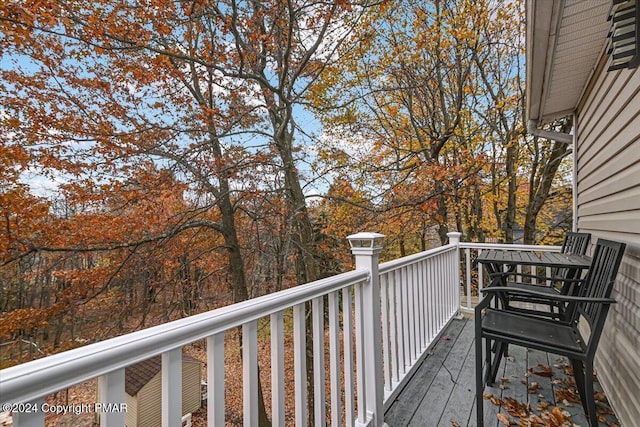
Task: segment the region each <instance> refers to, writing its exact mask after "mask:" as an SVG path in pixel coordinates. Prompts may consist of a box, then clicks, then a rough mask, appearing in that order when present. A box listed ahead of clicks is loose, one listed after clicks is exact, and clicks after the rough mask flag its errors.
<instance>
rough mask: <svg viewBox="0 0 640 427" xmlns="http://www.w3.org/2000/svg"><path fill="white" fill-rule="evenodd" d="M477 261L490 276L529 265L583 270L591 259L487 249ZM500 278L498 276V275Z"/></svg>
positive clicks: (529, 251)
mask: <svg viewBox="0 0 640 427" xmlns="http://www.w3.org/2000/svg"><path fill="white" fill-rule="evenodd" d="M477 261H478V262H479V263H480V264H484V265H485V267H486V269H487V271H488V272H489V274H490V275H492V276H495V275H496V273H503V272H505V270H504V266H507V268H508V270H506V271H507V272H513V271H515V270H516V267H517V266H518V265H530V266H538V267H549V268H558V269H564V268H566V269H572V270H585V269H588V268H589V266H590V265H591V257H588V256H586V255H576V254H564V253H560V252H545V251H535V250H533V251H532V250H509V251H506V250H499V249H489V250H486V251H483V252H481V253H480V254H479V255H478V258H477ZM498 277H500V275H498Z"/></svg>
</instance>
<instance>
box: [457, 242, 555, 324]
mask: <svg viewBox="0 0 640 427" xmlns="http://www.w3.org/2000/svg"><path fill="white" fill-rule="evenodd" d="M460 249H461V250H463V251H464V264H462V274H461V278H462V280H463V281H462V282H461V292H460V293H461V295H460V309H461V311H463V312H465V313H473V308H474V307H475V305H476V303H477V300H478V295H479V293H480V290H481V289H482V288H483V287H484V286H486V285H487V283H488V278H487V277H485V274H484V270H483V268H482V266H481V265H480V266H479V265H478V263H477V262H476V261H475V259H476V258H477V256H478V255H479V254H481V253H482V251H484V250H487V249H500V250H505V251H524V250H535V251H541V252H559V251H560V249H561V247H560V246H538V245H515V244H503V243H469V242H462V243H460ZM516 272H517V273H522V272H523V271H522V266H521V265H518V267H517V270H516ZM546 276H547V277H549V276H551V273H550V271H549V269H547V271H546ZM532 280H533V283H535V278H533V279H532Z"/></svg>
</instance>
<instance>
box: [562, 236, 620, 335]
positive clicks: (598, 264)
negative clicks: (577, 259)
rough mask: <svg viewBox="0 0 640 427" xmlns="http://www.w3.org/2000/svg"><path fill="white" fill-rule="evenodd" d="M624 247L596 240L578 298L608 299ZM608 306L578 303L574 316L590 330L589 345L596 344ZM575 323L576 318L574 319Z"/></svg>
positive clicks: (617, 243)
mask: <svg viewBox="0 0 640 427" xmlns="http://www.w3.org/2000/svg"><path fill="white" fill-rule="evenodd" d="M625 247H626V245H625V244H624V243H619V242H613V241H610V240H605V239H598V242H597V244H596V247H595V250H594V253H593V258H592V260H591V267H590V268H589V272H588V273H587V277H586V279H585V284H584V286H582V287H581V289H580V296H584V297H589V298H609V297H610V296H611V292H612V290H613V285H614V283H615V280H616V275H617V274H618V269H619V268H620V263H621V262H622V256H623V255H624V250H625ZM608 308H609V306H608V305H602V304H595V303H579V304H578V306H577V310H576V316H580V315H581V316H582V317H583V318H584V319H585V320H586V321H587V322H589V326H590V328H591V336H590V339H589V341H590V343H591V342H594V340H595V342H597V341H598V340H599V338H600V333H601V332H602V328H603V327H604V321H605V317H606V313H607V310H608ZM574 320H575V321H576V322H577V320H578V318H576V319H574Z"/></svg>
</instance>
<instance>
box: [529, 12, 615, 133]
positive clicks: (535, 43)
mask: <svg viewBox="0 0 640 427" xmlns="http://www.w3.org/2000/svg"><path fill="white" fill-rule="evenodd" d="M610 7H611V0H527V45H526V52H527V53H526V61H527V67H526V70H527V104H526V108H527V118H528V120H532V121H534V122H544V121H549V120H553V119H556V118H560V117H563V116H566V115H568V114H571V113H573V112H574V111H575V110H576V107H577V106H578V103H579V102H580V99H581V97H582V95H583V93H584V91H585V88H586V86H587V84H588V82H589V80H590V78H591V76H592V74H593V73H594V70H595V69H596V67H597V65H598V61H599V58H600V57H601V56H602V53H603V50H604V49H605V47H606V44H607V32H608V29H609V22H608V21H607V16H608V13H609V8H610Z"/></svg>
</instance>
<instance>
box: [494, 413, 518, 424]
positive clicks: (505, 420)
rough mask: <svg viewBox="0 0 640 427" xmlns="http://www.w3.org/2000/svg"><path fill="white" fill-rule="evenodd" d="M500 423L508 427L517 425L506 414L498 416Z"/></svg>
mask: <svg viewBox="0 0 640 427" xmlns="http://www.w3.org/2000/svg"><path fill="white" fill-rule="evenodd" d="M498 421H500V423H502V424H504V425H506V426H512V425H515V424H516V423H515V422H514V421H511V420H510V419H509V417H507V416H506V415H505V414H498Z"/></svg>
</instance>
